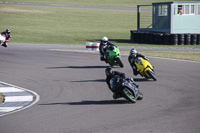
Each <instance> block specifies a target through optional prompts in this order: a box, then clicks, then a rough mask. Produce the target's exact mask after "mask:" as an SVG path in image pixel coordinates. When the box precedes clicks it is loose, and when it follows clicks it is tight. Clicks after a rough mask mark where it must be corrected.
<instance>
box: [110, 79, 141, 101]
mask: <svg viewBox="0 0 200 133" xmlns="http://www.w3.org/2000/svg"><path fill="white" fill-rule="evenodd" d="M110 85H111V91H113V92H118V93H119V94H120V95H122V96H123V97H124V98H125V99H126V100H128V101H129V102H131V103H136V100H142V99H143V94H142V93H141V92H140V89H139V87H138V85H136V84H135V83H133V82H131V81H130V80H128V79H122V78H121V77H120V76H119V75H115V76H114V77H113V78H112V79H111V80H110Z"/></svg>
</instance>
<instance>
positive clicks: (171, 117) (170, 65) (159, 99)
mask: <svg viewBox="0 0 200 133" xmlns="http://www.w3.org/2000/svg"><path fill="white" fill-rule="evenodd" d="M79 50H83V51H79ZM139 50H140V49H138V51H139ZM127 57H128V56H127V55H122V61H123V63H124V65H125V67H124V68H114V69H115V70H118V71H121V72H124V73H126V76H127V77H133V78H134V79H135V82H136V83H137V84H139V85H140V88H141V91H142V92H143V94H144V99H143V100H141V101H137V103H135V104H130V103H128V102H127V101H126V100H124V99H123V98H120V99H118V100H113V99H112V93H111V92H110V90H109V89H108V87H107V86H106V83H105V74H104V70H105V68H106V66H108V65H106V64H105V63H104V62H101V61H100V60H99V54H98V53H97V52H86V51H85V47H84V46H65V45H37V44H10V45H9V47H8V48H3V47H0V81H3V82H6V83H9V84H13V85H16V86H20V87H23V88H26V89H29V90H31V91H34V92H36V93H37V94H39V95H40V101H39V102H38V103H36V104H35V105H33V106H31V107H30V108H27V109H25V110H21V111H19V112H15V113H12V114H9V115H5V116H2V117H0V133H122V132H124V133H125V132H126V133H137V132H138V133H199V132H200V127H199V123H200V104H199V103H200V97H199V96H200V69H199V68H200V63H199V62H188V61H177V60H168V59H160V58H151V57H150V62H151V63H152V64H153V65H154V66H155V71H156V76H157V78H158V81H156V82H154V81H152V80H149V81H146V80H144V79H143V78H142V77H140V76H137V77H134V76H133V75H132V70H131V68H130V66H129V64H128V60H127Z"/></svg>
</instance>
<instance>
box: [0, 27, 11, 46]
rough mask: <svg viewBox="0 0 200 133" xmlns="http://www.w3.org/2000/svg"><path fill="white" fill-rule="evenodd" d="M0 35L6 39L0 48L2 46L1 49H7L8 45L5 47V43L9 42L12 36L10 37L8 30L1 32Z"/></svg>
mask: <svg viewBox="0 0 200 133" xmlns="http://www.w3.org/2000/svg"><path fill="white" fill-rule="evenodd" d="M1 35H2V36H5V38H6V41H5V42H4V43H3V44H2V46H3V47H7V46H8V45H7V43H6V42H9V41H10V38H11V37H12V36H11V35H10V30H9V29H6V31H4V32H2V33H1Z"/></svg>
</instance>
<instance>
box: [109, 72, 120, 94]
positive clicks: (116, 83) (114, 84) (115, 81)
mask: <svg viewBox="0 0 200 133" xmlns="http://www.w3.org/2000/svg"><path fill="white" fill-rule="evenodd" d="M121 86H122V82H121V78H120V76H119V75H115V76H114V77H113V78H112V79H111V80H110V87H111V90H112V91H114V92H115V91H117V90H118V89H119V88H121Z"/></svg>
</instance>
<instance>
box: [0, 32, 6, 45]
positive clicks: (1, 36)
mask: <svg viewBox="0 0 200 133" xmlns="http://www.w3.org/2000/svg"><path fill="white" fill-rule="evenodd" d="M5 41H6V37H5V36H3V35H1V34H0V45H2V44H4V42H5Z"/></svg>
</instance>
